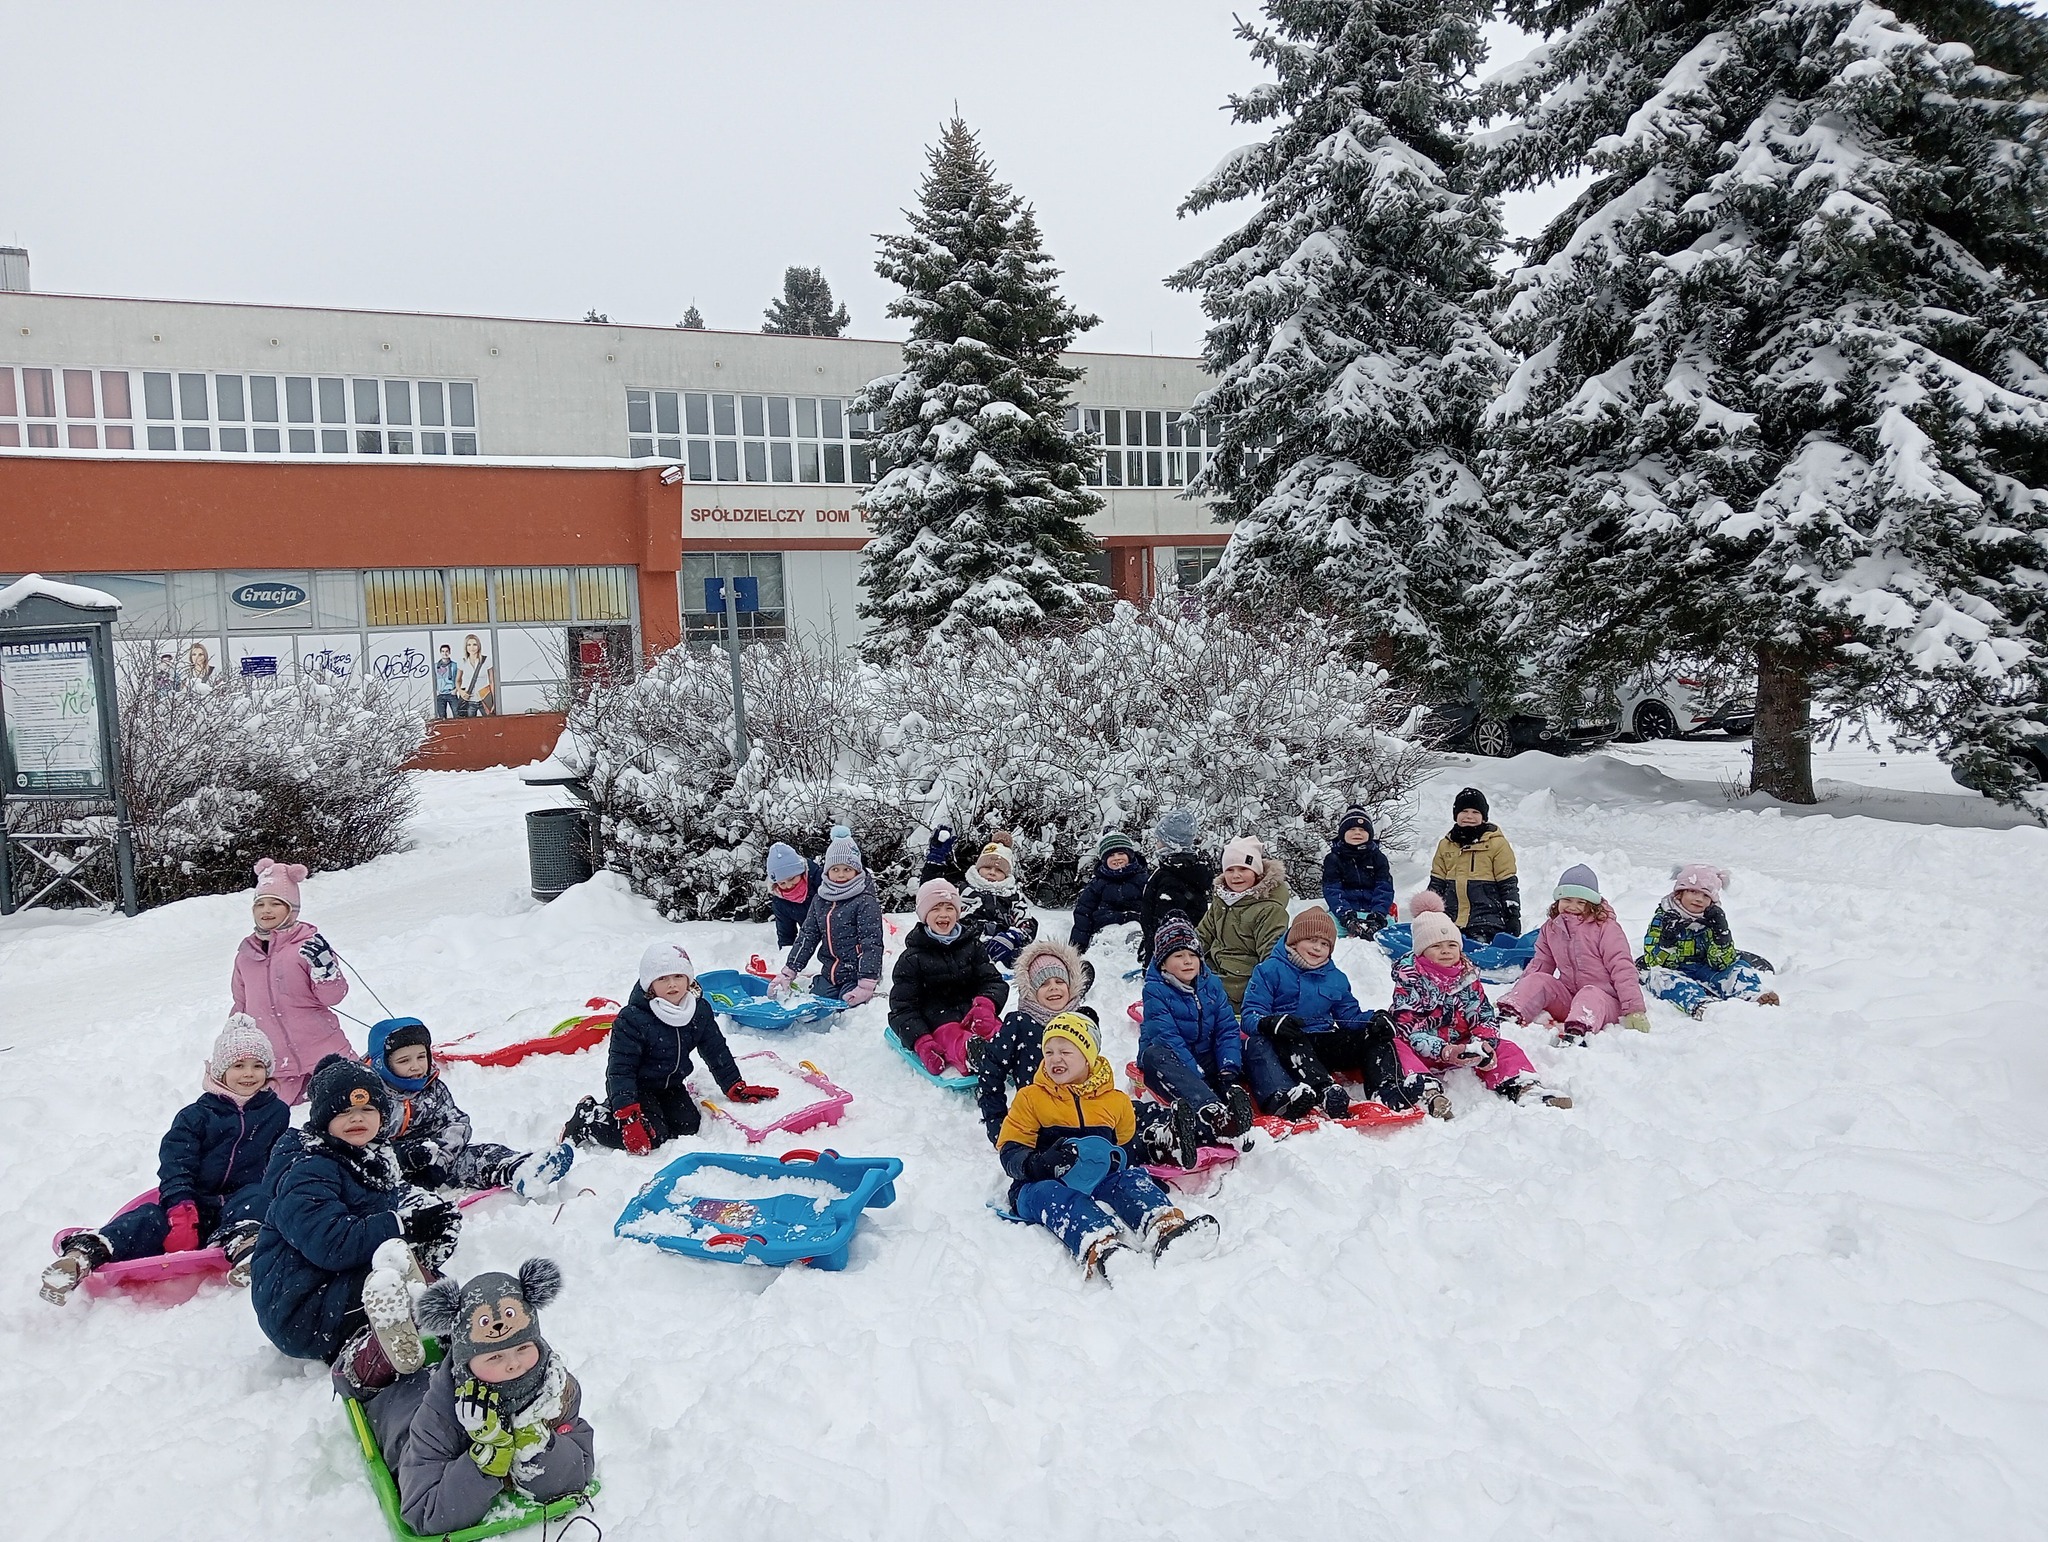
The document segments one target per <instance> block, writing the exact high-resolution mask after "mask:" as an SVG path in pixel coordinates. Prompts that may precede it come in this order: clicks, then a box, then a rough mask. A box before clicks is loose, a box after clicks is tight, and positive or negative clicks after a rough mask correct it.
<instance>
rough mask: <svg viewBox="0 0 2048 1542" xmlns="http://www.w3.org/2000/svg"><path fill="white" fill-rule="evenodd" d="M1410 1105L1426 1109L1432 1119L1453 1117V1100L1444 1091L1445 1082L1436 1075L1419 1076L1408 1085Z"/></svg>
mask: <svg viewBox="0 0 2048 1542" xmlns="http://www.w3.org/2000/svg"><path fill="white" fill-rule="evenodd" d="M1407 1095H1408V1106H1409V1107H1410V1108H1415V1107H1418V1106H1419V1107H1421V1108H1423V1109H1425V1110H1426V1111H1427V1112H1428V1114H1429V1117H1430V1118H1432V1119H1448V1118H1450V1117H1451V1100H1450V1098H1449V1097H1448V1096H1447V1095H1446V1094H1445V1092H1444V1084H1443V1083H1442V1082H1440V1081H1438V1080H1437V1079H1436V1078H1435V1077H1434V1076H1418V1077H1416V1078H1415V1079H1414V1080H1413V1081H1412V1082H1410V1083H1409V1084H1408V1087H1407Z"/></svg>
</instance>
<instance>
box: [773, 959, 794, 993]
mask: <svg viewBox="0 0 2048 1542" xmlns="http://www.w3.org/2000/svg"><path fill="white" fill-rule="evenodd" d="M795 986H796V971H795V970H794V969H790V968H788V967H786V966H785V967H784V968H782V969H778V970H777V971H776V972H775V978H774V979H772V980H770V981H769V982H768V994H769V995H771V996H773V997H774V998H775V999H776V1000H777V1001H780V1000H781V999H782V998H783V997H784V996H787V995H788V994H789V993H790V991H791V990H792V989H794V988H795Z"/></svg>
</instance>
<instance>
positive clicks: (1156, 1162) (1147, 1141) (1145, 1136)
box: [1138, 1103, 1179, 1167]
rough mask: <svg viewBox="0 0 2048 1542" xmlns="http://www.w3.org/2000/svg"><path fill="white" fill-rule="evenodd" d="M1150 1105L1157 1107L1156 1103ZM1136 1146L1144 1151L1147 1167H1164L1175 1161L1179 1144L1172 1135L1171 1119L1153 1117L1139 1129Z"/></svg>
mask: <svg viewBox="0 0 2048 1542" xmlns="http://www.w3.org/2000/svg"><path fill="white" fill-rule="evenodd" d="M1139 1106H1140V1107H1143V1106H1145V1105H1143V1104H1141V1105H1139ZM1151 1106H1152V1107H1155V1108H1156V1107H1158V1105H1157V1104H1156V1103H1155V1104H1153V1105H1151ZM1138 1148H1139V1150H1141V1151H1143V1152H1144V1153H1145V1165H1146V1166H1147V1167H1166V1166H1169V1165H1171V1164H1172V1163H1173V1162H1174V1161H1176V1160H1177V1159H1178V1156H1179V1145H1178V1142H1177V1141H1176V1139H1175V1137H1174V1133H1173V1121H1172V1119H1170V1118H1167V1119H1154V1120H1153V1121H1152V1123H1150V1124H1148V1125H1146V1126H1145V1127H1144V1128H1143V1129H1142V1130H1140V1131H1139V1132H1138Z"/></svg>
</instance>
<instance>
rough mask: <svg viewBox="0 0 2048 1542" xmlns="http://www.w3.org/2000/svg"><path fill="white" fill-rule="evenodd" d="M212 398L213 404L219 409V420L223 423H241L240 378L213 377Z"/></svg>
mask: <svg viewBox="0 0 2048 1542" xmlns="http://www.w3.org/2000/svg"><path fill="white" fill-rule="evenodd" d="M213 396H214V401H215V403H216V404H217V405H218V406H219V408H220V420H221V421H222V422H223V423H239V422H241V421H242V418H243V412H242V377H241V376H240V375H215V376H214V377H213Z"/></svg>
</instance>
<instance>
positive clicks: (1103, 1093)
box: [996, 1055, 1138, 1204]
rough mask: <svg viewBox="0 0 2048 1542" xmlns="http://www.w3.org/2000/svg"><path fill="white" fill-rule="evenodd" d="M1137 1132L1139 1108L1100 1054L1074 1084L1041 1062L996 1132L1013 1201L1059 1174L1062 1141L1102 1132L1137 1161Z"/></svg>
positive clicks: (1134, 1161)
mask: <svg viewBox="0 0 2048 1542" xmlns="http://www.w3.org/2000/svg"><path fill="white" fill-rule="evenodd" d="M1137 1133H1138V1114H1137V1110H1136V1109H1134V1108H1133V1107H1132V1106H1131V1100H1130V1098H1129V1097H1128V1096H1127V1095H1126V1094H1124V1093H1123V1092H1122V1091H1120V1090H1119V1089H1118V1087H1117V1085H1116V1077H1115V1075H1114V1073H1113V1072H1112V1071H1111V1070H1110V1067H1109V1062H1108V1061H1107V1060H1105V1059H1103V1058H1102V1057H1101V1056H1100V1055H1098V1056H1096V1057H1095V1065H1094V1067H1093V1069H1091V1070H1090V1071H1089V1073H1088V1076H1087V1079H1086V1080H1084V1081H1081V1082H1077V1083H1075V1084H1074V1085H1073V1086H1070V1087H1062V1086H1061V1085H1059V1083H1057V1082H1055V1081H1054V1080H1053V1079H1052V1077H1051V1076H1049V1075H1047V1074H1046V1069H1045V1067H1044V1066H1043V1065H1041V1066H1040V1067H1039V1068H1038V1074H1037V1075H1036V1076H1034V1077H1033V1078H1032V1079H1031V1083H1030V1085H1029V1086H1026V1087H1021V1088H1019V1089H1018V1091H1017V1096H1016V1097H1015V1098H1013V1099H1012V1100H1011V1102H1010V1112H1009V1116H1008V1117H1007V1118H1005V1119H1004V1120H1003V1128H1002V1133H1001V1134H1000V1135H998V1136H997V1137H996V1149H997V1155H999V1156H1000V1157H1001V1158H1002V1162H1003V1171H1004V1172H1006V1173H1008V1174H1009V1175H1010V1177H1011V1178H1012V1179H1013V1180H1014V1181H1013V1182H1012V1183H1011V1185H1010V1198H1011V1203H1012V1204H1014V1203H1015V1202H1016V1193H1017V1190H1018V1189H1019V1188H1021V1187H1022V1186H1023V1185H1025V1184H1027V1183H1036V1182H1039V1181H1040V1180H1042V1179H1046V1178H1053V1177H1057V1176H1058V1174H1057V1173H1055V1172H1054V1171H1053V1170H1052V1169H1053V1165H1054V1163H1055V1161H1056V1160H1057V1152H1058V1149H1059V1146H1060V1143H1061V1142H1062V1141H1069V1140H1079V1139H1080V1138H1081V1137H1082V1136H1084V1135H1099V1136H1101V1137H1102V1138H1103V1139H1104V1140H1106V1141H1108V1142H1110V1143H1111V1144H1112V1145H1116V1146H1122V1147H1123V1148H1124V1149H1125V1152H1126V1154H1127V1155H1128V1156H1129V1157H1130V1160H1131V1161H1132V1162H1133V1163H1134V1164H1135V1163H1136V1162H1137V1160H1138V1153H1137V1151H1136V1150H1135V1148H1134V1147H1133V1144H1132V1142H1133V1140H1134V1139H1135V1137H1136V1136H1137Z"/></svg>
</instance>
